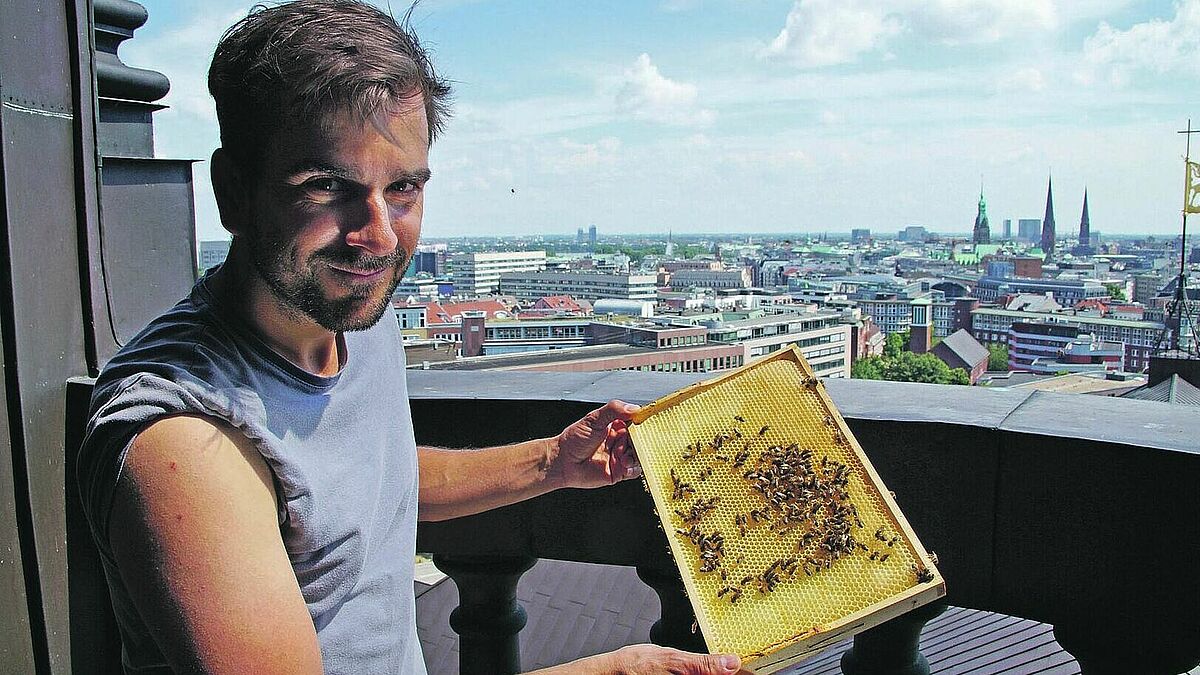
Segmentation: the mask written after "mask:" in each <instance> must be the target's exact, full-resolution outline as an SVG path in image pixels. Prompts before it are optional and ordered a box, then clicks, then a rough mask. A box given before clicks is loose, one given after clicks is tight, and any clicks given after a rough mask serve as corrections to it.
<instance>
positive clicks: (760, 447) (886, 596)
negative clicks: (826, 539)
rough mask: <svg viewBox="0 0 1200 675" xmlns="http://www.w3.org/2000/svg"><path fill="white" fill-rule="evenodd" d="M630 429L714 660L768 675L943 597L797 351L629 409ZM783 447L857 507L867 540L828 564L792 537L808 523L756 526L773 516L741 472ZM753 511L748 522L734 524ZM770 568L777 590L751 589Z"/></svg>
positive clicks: (801, 537) (805, 541) (857, 526)
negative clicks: (802, 455) (731, 660)
mask: <svg viewBox="0 0 1200 675" xmlns="http://www.w3.org/2000/svg"><path fill="white" fill-rule="evenodd" d="M734 429H736V430H737V431H733V430H734ZM629 433H630V436H631V438H632V440H633V443H634V446H635V447H636V448H637V452H638V457H639V460H640V461H641V464H642V468H643V472H644V478H645V481H646V486H647V489H648V491H649V492H650V494H651V496H652V498H653V500H654V504H655V509H656V511H657V513H658V516H659V519H660V522H661V525H662V527H663V530H664V532H665V533H666V535H667V539H668V541H669V543H670V548H671V554H672V557H673V558H674V560H675V563H676V565H677V567H678V568H679V572H680V577H681V578H682V580H683V583H684V587H685V589H686V591H687V594H688V598H689V600H690V601H691V604H692V608H693V611H694V613H695V616H696V622H697V627H698V628H699V629H700V630H701V631H702V633H703V635H704V639H705V642H706V644H707V646H708V649H709V651H710V652H713V653H736V654H738V655H739V656H740V657H741V658H742V661H743V663H744V664H745V667H746V668H747V669H749V670H751V671H753V672H757V673H762V674H767V673H773V672H776V671H778V670H780V669H782V668H785V667H788V666H790V665H793V664H795V663H797V662H799V661H802V660H804V659H806V658H808V657H810V656H813V655H815V654H817V653H819V652H820V651H822V650H824V649H825V648H826V647H828V646H830V645H832V644H834V643H835V642H838V641H840V640H842V639H844V638H846V637H848V636H850V635H854V634H856V633H859V632H861V631H863V630H866V629H868V628H871V627H873V626H876V625H878V624H880V623H883V622H884V621H887V620H889V619H891V618H894V617H896V616H899V615H900V614H902V613H904V612H907V611H909V610H912V609H915V608H916V607H919V606H921V605H923V604H926V603H928V602H932V601H933V600H936V599H937V598H940V597H942V596H944V595H945V593H946V588H945V581H944V580H943V578H942V576H941V575H940V573H938V571H937V568H936V565H935V564H934V563H933V561H932V560H931V559H930V556H929V554H928V553H927V552H926V550H925V549H924V547H923V546H922V545H921V543H920V541H919V540H918V539H917V536H916V534H915V533H914V532H913V531H912V528H911V527H910V526H909V524H908V521H907V520H906V519H905V518H904V516H903V514H902V513H901V512H900V509H899V507H898V506H897V505H896V502H895V499H894V498H893V496H892V495H891V494H890V493H889V491H888V490H887V488H886V487H885V486H884V484H883V481H882V480H881V479H880V477H879V475H878V474H877V473H876V471H875V469H874V467H873V466H872V465H871V463H870V461H869V460H868V459H867V456H866V454H865V453H864V452H863V450H862V447H861V446H860V445H859V444H858V441H857V440H856V439H855V438H854V435H853V434H852V433H851V432H850V429H849V428H848V427H847V426H846V422H845V420H844V419H843V418H842V416H841V414H840V413H839V412H838V410H837V408H836V407H835V406H834V404H833V402H832V401H831V400H830V398H829V396H828V394H827V393H826V392H825V386H824V384H823V383H822V382H821V380H819V379H818V378H816V377H815V376H814V374H813V372H812V370H811V368H809V366H808V364H807V363H806V362H805V361H804V358H803V357H802V356H801V355H800V352H799V350H798V349H797V348H796V347H795V346H792V347H790V348H787V349H783V350H780V351H778V352H776V353H774V354H772V355H770V356H767V357H764V358H762V359H759V360H757V361H754V362H752V363H749V364H746V365H744V366H742V367H740V368H737V369H735V370H733V371H730V372H728V373H725V374H724V375H722V376H720V377H717V378H714V379H712V380H708V381H705V382H701V383H698V384H695V385H691V386H689V387H686V388H684V389H681V390H679V391H676V392H674V393H672V394H669V395H667V396H665V397H663V398H660V399H659V400H657V401H654V402H653V403H651V404H649V405H647V406H645V407H643V408H642V409H641V410H639V411H638V412H637V413H635V414H634V418H633V422H632V423H631V424H630V426H629ZM718 437H720V438H718ZM708 439H712V441H709V440H708ZM725 444H728V445H727V446H726V445H725ZM785 444H787V445H788V446H789V449H794V448H795V447H802V448H805V449H808V450H811V451H812V453H811V455H809V457H810V460H809V463H808V464H806V466H807V467H809V469H810V470H811V471H813V472H815V473H816V474H817V475H822V474H821V472H824V475H830V473H831V472H832V473H833V474H834V475H837V476H843V475H844V476H846V478H844V479H843V481H842V483H841V485H843V486H844V487H842V488H831V489H832V490H834V491H835V494H840V496H841V497H844V498H846V501H844V502H827V503H828V504H843V505H844V504H853V505H854V509H855V515H854V516H853V519H854V520H855V521H858V522H856V523H854V524H853V525H850V526H848V527H847V529H848V530H849V531H852V532H853V533H854V536H853V537H852V540H853V541H858V542H862V545H857V548H854V547H852V548H851V552H847V553H842V554H841V556H842V557H837V555H834V554H832V553H825V552H823V550H822V549H820V548H819V547H814V545H813V542H812V540H811V539H809V538H808V537H809V535H806V534H804V533H803V532H799V531H798V530H800V529H805V528H797V527H789V526H787V523H786V521H784V520H783V519H782V518H780V517H776V520H775V522H774V523H772V522H770V521H769V519H768V520H764V521H761V522H760V521H758V520H757V515H758V514H760V513H767V512H768V511H772V509H773V508H774V507H771V504H770V502H769V501H768V500H767V498H766V496H765V494H766V493H765V492H756V490H755V488H754V487H753V486H752V485H751V483H750V482H749V479H748V478H747V477H746V476H747V473H746V472H747V470H749V471H755V470H756V469H755V467H756V466H758V465H757V462H758V461H759V459H758V458H759V457H766V455H764V454H763V451H764V450H768V449H770V450H769V451H770V452H774V451H776V449H777V448H780V447H782V446H784V445H785ZM792 444H795V446H792ZM743 454H744V455H747V456H746V457H742V455H743ZM793 456H794V454H793ZM739 459H741V460H742V463H741V464H739V465H737V466H736V467H735V464H737V460H739ZM836 466H845V467H847V471H846V472H845V473H844V474H842V473H837V472H833V471H832V468H833V467H836ZM827 467H828V468H827ZM755 475H758V474H755ZM810 475H811V474H810ZM681 484H682V485H685V486H688V487H690V488H691V491H690V493H689V492H688V490H687V488H681V487H680V486H681ZM681 490H682V492H681ZM838 490H840V492H836V491H838ZM714 496H716V497H719V500H718V502H716V503H715V504H714V503H712V502H711V501H710V500H711V498H712V497H714ZM809 503H811V504H814V508H820V507H819V506H817V505H816V501H815V500H814V501H812V502H809ZM755 506H757V508H752V507H755ZM693 507H698V508H699V511H697V510H695V509H693ZM833 508H834V507H833V506H826V507H825V509H826V511H820V513H819V514H818V511H815V510H814V511H813V513H814V514H818V515H817V516H815V517H814V518H813V520H812V522H813V523H816V522H831V521H828V520H823V519H822V516H824V515H825V514H826V513H827V512H828V511H830V510H832V509H833ZM750 511H755V512H756V513H755V514H754V515H755V518H753V519H751V518H746V519H745V520H742V518H743V517H745V516H747V514H748V513H749V512H750ZM843 512H844V509H843ZM697 513H699V515H697ZM774 513H775V514H776V516H778V515H779V513H781V511H779V510H777V509H776V510H775V511H774ZM768 515H769V514H768ZM689 518H691V519H690V520H689ZM860 518H861V519H860ZM781 522H782V523H784V526H781V527H778V529H777V527H776V524H777V523H781ZM839 522H842V521H839ZM764 523H765V524H764ZM693 526H695V527H696V528H698V529H693ZM805 531H810V532H811V531H818V528H817V525H815V524H810V525H808V527H807V529H806V530H805ZM714 532H719V533H720V535H721V536H720V537H719V538H718V539H719V541H718V544H719V548H721V549H722V550H721V553H720V555H719V556H718V555H717V554H716V553H713V552H712V550H711V549H713V548H714V545H713V543H712V542H713V540H712V539H700V540H699V543H697V536H698V535H699V534H705V536H706V537H707V536H709V535H711V534H712V533H714ZM821 532H824V531H823V530H822V531H821ZM816 538H817V539H820V538H821V537H820V536H817V537H816ZM889 542H890V543H889ZM703 549H708V552H707V553H703V554H702V553H701V551H702V550H703ZM813 551H816V553H813ZM885 553H886V554H887V555H886V556H884V554H885ZM819 556H833V557H832V559H830V558H829V557H825V558H820V557H819ZM881 557H882V558H883V560H882V562H881V561H880V558H881ZM797 558H799V559H801V560H803V561H804V562H803V564H802V565H800V566H798V565H796V564H795V563H792V564H791V565H790V567H791V573H790V574H782V572H781V570H782V569H783V568H779V567H778V563H779V562H783V561H785V560H788V561H791V560H794V559H797ZM808 560H824V561H826V562H828V565H824V566H812V567H810V565H809V564H808V562H807V561H808ZM772 562H775V563H776V564H775V565H772V564H771V563H772ZM706 565H708V566H710V567H709V569H707V570H706V569H705V566H706ZM712 565H716V566H717V567H716V568H715V569H713V568H712V567H711V566H712ZM773 567H774V568H776V572H775V573H774V574H775V578H777V579H778V581H777V583H775V584H774V585H768V584H767V583H766V582H764V581H760V580H761V579H766V577H764V576H763V575H770V574H772V572H771V569H772V568H773ZM801 569H802V570H803V574H801ZM918 575H921V576H925V577H927V578H926V579H925V580H924V581H918ZM751 576H753V577H754V580H753V582H752V583H750V584H749V585H748V586H747V585H746V583H745V580H746V579H747V578H749V577H751ZM768 581H769V580H768ZM739 584H740V585H739ZM735 588H736V589H737V590H738V591H740V592H737V593H736V594H737V598H733V596H734V594H735V591H734V589H735ZM768 589H769V590H768Z"/></svg>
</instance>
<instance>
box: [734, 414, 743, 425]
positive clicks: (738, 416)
mask: <svg viewBox="0 0 1200 675" xmlns="http://www.w3.org/2000/svg"><path fill="white" fill-rule="evenodd" d="M733 419H735V420H737V421H739V422H741V423H742V424H745V423H746V418H745V417H742V416H741V415H734V416H733Z"/></svg>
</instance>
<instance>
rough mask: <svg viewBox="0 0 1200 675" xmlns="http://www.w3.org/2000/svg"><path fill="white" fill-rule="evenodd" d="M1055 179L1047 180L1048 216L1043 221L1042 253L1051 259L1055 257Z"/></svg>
mask: <svg viewBox="0 0 1200 675" xmlns="http://www.w3.org/2000/svg"><path fill="white" fill-rule="evenodd" d="M1054 240H1055V236H1054V179H1053V177H1049V178H1047V179H1046V216H1045V217H1044V218H1043V219H1042V252H1043V253H1045V254H1046V258H1047V259H1049V258H1050V257H1051V256H1053V255H1054Z"/></svg>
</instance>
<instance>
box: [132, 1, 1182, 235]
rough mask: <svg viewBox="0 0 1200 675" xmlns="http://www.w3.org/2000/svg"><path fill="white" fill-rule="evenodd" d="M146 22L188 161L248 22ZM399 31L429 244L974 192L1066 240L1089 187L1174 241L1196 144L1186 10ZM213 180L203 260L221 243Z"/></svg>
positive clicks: (825, 13) (1130, 223) (878, 224)
mask: <svg viewBox="0 0 1200 675" xmlns="http://www.w3.org/2000/svg"><path fill="white" fill-rule="evenodd" d="M142 4H143V5H145V6H146V8H147V10H148V11H149V13H150V20H149V22H148V23H147V24H146V25H145V26H143V27H142V28H140V29H139V30H138V31H137V33H136V34H135V37H134V38H133V39H132V40H130V41H128V42H127V43H126V44H125V45H123V46H122V47H121V51H120V55H121V57H122V59H123V60H124V61H125V62H126V63H128V64H129V65H132V66H136V67H147V68H153V69H155V70H159V71H161V72H163V73H165V74H166V75H167V76H168V77H169V78H170V79H171V82H172V90H171V93H170V94H169V95H168V96H167V98H166V99H165V100H164V101H163V102H164V103H166V104H168V105H169V106H171V107H170V108H169V109H167V110H164V111H161V112H159V113H157V114H156V116H155V128H156V143H157V148H156V149H157V153H158V155H159V156H162V157H191V158H197V159H202V160H207V158H208V156H209V155H210V154H211V152H212V150H213V148H215V147H216V145H217V130H216V122H215V115H214V113H213V109H212V102H211V99H209V97H208V95H207V91H206V89H205V87H204V77H205V71H206V69H207V66H208V61H209V58H210V57H211V54H212V49H213V46H214V45H215V43H216V40H217V38H218V37H219V36H220V34H221V32H222V31H223V30H224V28H226V27H227V26H228V25H229V24H230V23H232V22H233V21H235V20H236V19H237V18H239V17H241V16H243V15H244V14H245V12H246V11H247V9H248V8H249V6H250V5H251V4H252V3H249V2H240V1H231V0H205V1H204V2H201V1H199V0H145V1H143V3H142ZM377 4H379V5H380V6H383V7H385V8H386V7H387V6H388V3H387V2H386V0H382V1H381V2H378V3H377ZM391 6H392V9H393V10H394V11H395V12H396V13H400V12H402V11H403V10H404V9H405V8H407V3H405V2H400V1H399V0H393V2H392V3H391ZM414 17H415V24H416V26H417V30H418V33H419V34H420V35H421V36H422V38H423V39H424V40H425V41H426V42H427V43H428V44H429V45H431V46H432V48H433V51H434V54H435V57H434V60H435V64H436V65H437V66H438V68H439V70H440V71H441V72H442V74H444V75H445V76H447V77H449V78H450V79H451V80H453V81H454V82H455V83H456V89H455V99H456V115H455V118H454V119H453V120H452V121H451V123H450V124H449V126H448V128H447V130H446V133H445V135H444V136H443V138H442V139H440V140H439V141H438V142H437V144H436V145H435V147H434V150H433V153H432V156H431V168H432V169H433V172H434V180H433V181H431V182H430V184H429V186H428V192H427V195H426V219H425V234H426V235H427V236H430V237H447V236H455V235H479V234H496V233H504V234H521V233H530V234H533V233H559V234H571V233H574V231H575V229H576V228H578V227H587V226H588V225H591V224H595V225H596V226H597V228H598V229H599V230H600V231H601V232H602V233H603V232H665V231H666V230H667V229H672V230H674V231H676V232H702V233H731V232H740V231H750V232H781V233H782V232H789V233H790V232H822V231H831V232H832V231H842V232H844V231H849V230H850V229H851V228H854V227H868V228H871V229H873V230H876V231H879V232H894V231H896V230H898V229H900V228H902V227H904V226H906V225H911V224H920V225H925V226H926V227H929V228H930V229H932V230H934V231H940V232H967V231H969V230H970V228H971V225H972V224H973V222H974V218H975V205H976V202H977V200H978V194H979V187H980V181H981V179H982V182H983V187H984V192H985V195H986V197H987V201H988V215H989V217H990V219H991V222H992V227H993V230H994V231H996V230H998V229H999V228H1000V223H1001V221H1002V220H1003V219H1005V218H1012V219H1013V220H1014V221H1015V220H1016V219H1017V218H1029V217H1035V218H1040V217H1041V215H1042V210H1043V208H1044V204H1045V190H1046V177H1047V174H1048V172H1050V171H1052V172H1053V176H1054V186H1055V194H1054V203H1055V206H1056V213H1055V215H1056V220H1057V223H1058V227H1059V231H1060V232H1061V231H1064V230H1067V229H1070V228H1072V227H1074V226H1075V224H1077V223H1078V222H1079V215H1080V213H1079V212H1080V207H1081V203H1082V198H1083V191H1084V188H1085V186H1086V187H1087V189H1088V192H1089V207H1090V211H1091V223H1092V229H1093V230H1099V231H1101V232H1109V233H1114V234H1115V233H1129V232H1156V233H1169V232H1173V231H1178V227H1179V212H1180V208H1181V206H1182V203H1181V200H1182V194H1181V189H1180V188H1181V186H1182V182H1183V177H1182V163H1181V158H1182V154H1183V150H1184V146H1183V137H1182V136H1181V135H1179V134H1176V133H1174V132H1175V131H1176V130H1178V129H1182V128H1183V126H1184V125H1185V124H1186V122H1187V118H1188V117H1189V116H1190V117H1192V118H1193V124H1194V125H1195V126H1197V127H1200V93H1198V92H1200V0H1182V1H1180V2H1169V1H1168V2H1161V1H1160V2H1137V1H1132V0H1073V1H1072V0H644V1H643V2H632V1H629V2H617V1H612V2H603V3H593V2H578V1H576V0H557V1H542V0H494V1H493V0H425V1H424V2H422V3H421V4H420V6H419V7H418V8H417V10H416V12H415V14H414ZM1196 140H1197V145H1198V146H1200V137H1196ZM1195 154H1200V147H1198V148H1197V152H1196V153H1195ZM207 174H208V163H207V161H203V162H200V163H198V164H197V165H196V176H197V184H196V199H197V221H198V225H197V228H198V234H199V236H200V238H201V239H211V238H219V237H221V236H222V233H223V230H221V228H220V224H219V222H218V221H217V217H216V209H215V207H214V206H213V204H212V197H211V189H210V187H209V183H208V179H207ZM514 191H515V192H514Z"/></svg>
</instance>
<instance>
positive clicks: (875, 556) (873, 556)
mask: <svg viewBox="0 0 1200 675" xmlns="http://www.w3.org/2000/svg"><path fill="white" fill-rule="evenodd" d="M870 558H871V560H878V559H879V551H871V556H870Z"/></svg>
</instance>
